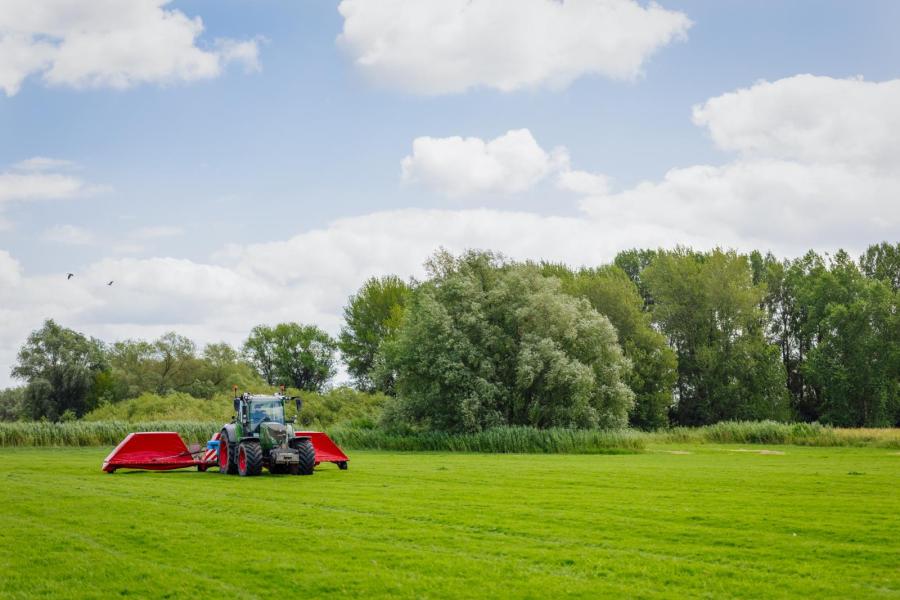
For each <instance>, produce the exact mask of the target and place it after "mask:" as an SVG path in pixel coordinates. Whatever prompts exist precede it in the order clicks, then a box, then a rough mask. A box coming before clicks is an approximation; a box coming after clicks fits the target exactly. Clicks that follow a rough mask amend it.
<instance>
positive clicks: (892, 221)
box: [582, 75, 900, 253]
mask: <svg viewBox="0 0 900 600" xmlns="http://www.w3.org/2000/svg"><path fill="white" fill-rule="evenodd" d="M693 118H694V122H695V123H696V124H697V125H699V126H702V127H706V128H707V129H708V131H709V134H710V136H711V138H712V139H713V141H714V142H715V143H716V145H717V146H719V147H720V148H722V149H724V150H728V151H734V152H736V153H737V154H738V156H737V157H736V158H735V159H734V160H732V161H731V162H728V163H726V164H724V165H719V166H712V165H697V166H692V167H687V168H679V169H673V170H671V171H669V172H668V173H666V175H665V176H664V177H663V179H662V180H661V181H657V182H650V181H648V182H644V183H641V184H639V185H637V186H635V187H633V188H631V189H627V190H623V191H620V192H617V193H611V192H609V193H599V194H594V195H592V196H591V197H589V198H587V199H585V200H584V201H583V202H582V206H583V208H584V209H585V211H586V213H587V214H588V215H589V216H590V217H591V218H593V219H596V220H599V221H603V222H611V221H618V222H621V223H634V222H638V221H641V222H643V223H645V224H647V225H648V226H649V225H654V226H659V227H664V228H666V229H668V230H670V231H671V232H672V233H673V234H678V235H681V236H684V237H686V238H691V237H693V236H697V235H702V234H704V233H705V232H715V237H716V239H717V240H718V242H719V243H721V244H730V245H734V246H738V247H743V248H748V247H754V246H758V247H762V248H772V249H774V250H779V251H783V252H793V253H796V252H802V251H803V250H804V249H807V248H810V247H812V248H834V247H836V246H839V245H843V246H846V247H849V248H851V249H857V250H858V249H861V248H862V247H864V246H866V245H867V244H869V243H873V242H878V241H881V240H883V239H896V238H897V236H898V234H900V203H898V202H897V200H896V199H897V198H898V197H900V171H898V169H897V167H898V166H900V141H898V140H900V80H892V81H886V82H882V83H872V82H867V81H863V80H861V79H833V78H830V77H813V76H811V75H798V76H795V77H789V78H786V79H781V80H778V81H775V82H766V81H761V82H758V83H756V84H755V85H753V86H752V87H750V88H747V89H741V90H738V91H736V92H732V93H728V94H723V95H721V96H718V97H716V98H712V99H710V100H708V101H707V102H705V103H703V104H702V105H699V106H697V107H695V108H694V111H693ZM675 241H677V239H676V240H675ZM667 245H668V244H667Z"/></svg>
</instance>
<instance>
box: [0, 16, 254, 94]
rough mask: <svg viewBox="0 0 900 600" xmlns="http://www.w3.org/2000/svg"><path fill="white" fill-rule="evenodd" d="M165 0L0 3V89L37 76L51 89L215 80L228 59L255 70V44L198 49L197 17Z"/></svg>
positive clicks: (235, 43)
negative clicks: (64, 86) (51, 87)
mask: <svg viewBox="0 0 900 600" xmlns="http://www.w3.org/2000/svg"><path fill="white" fill-rule="evenodd" d="M170 1H171V0H128V1H126V2H123V1H120V0H91V1H88V2H86V1H83V0H41V2H39V3H36V2H34V1H33V0H5V1H4V2H3V3H2V4H0V89H3V90H4V91H5V92H6V95H7V96H13V95H15V94H16V93H18V91H19V89H20V88H21V86H22V83H23V81H24V80H25V79H26V78H27V77H29V76H30V75H34V74H40V76H41V77H42V78H43V80H44V81H45V82H46V83H48V84H51V85H67V86H72V87H76V88H86V87H112V88H118V89H124V88H129V87H132V86H135V85H138V84H141V83H150V82H154V83H165V82H172V81H193V80H196V79H208V78H212V77H216V76H218V75H219V74H220V73H221V71H222V69H223V67H224V65H225V64H226V63H228V62H232V61H237V62H242V63H243V64H244V65H245V66H246V67H247V68H248V69H253V68H257V67H258V48H257V42H256V41H255V40H248V41H235V40H228V39H222V40H217V41H216V43H215V44H214V46H213V47H212V48H210V49H204V48H202V47H201V46H198V44H197V41H198V37H199V36H200V34H201V33H202V32H203V22H202V20H201V19H200V17H193V18H191V17H188V16H187V15H185V14H184V13H183V12H181V11H179V10H175V9H168V10H167V9H166V8H165V5H167V4H169V3H170Z"/></svg>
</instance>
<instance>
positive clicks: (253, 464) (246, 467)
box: [237, 442, 263, 477]
mask: <svg viewBox="0 0 900 600" xmlns="http://www.w3.org/2000/svg"><path fill="white" fill-rule="evenodd" d="M237 463H238V475H240V476H241V477H247V476H253V475H259V474H260V473H262V466H263V456H262V448H260V447H259V442H241V443H240V445H239V446H238V456H237Z"/></svg>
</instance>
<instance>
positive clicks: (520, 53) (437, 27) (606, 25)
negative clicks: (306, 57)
mask: <svg viewBox="0 0 900 600" xmlns="http://www.w3.org/2000/svg"><path fill="white" fill-rule="evenodd" d="M338 10H339V11H340V13H341V15H342V16H343V17H344V29H343V32H342V33H341V35H340V36H339V38H338V43H339V45H340V46H341V47H343V48H344V49H345V50H346V52H347V53H348V54H349V55H350V57H351V58H352V59H353V61H354V63H355V64H356V66H357V67H358V68H359V69H360V70H361V71H363V72H364V73H365V74H366V75H368V76H370V77H371V78H372V79H373V80H375V81H376V82H378V83H381V84H384V85H387V86H391V87H396V88H399V89H402V90H406V91H410V92H414V93H421V94H444V93H455V92H463V91H465V90H467V89H469V88H472V87H479V86H480V87H488V88H495V89H498V90H502V91H506V92H508V91H513V90H517V89H521V88H533V87H539V86H547V87H551V88H561V87H565V86H567V85H568V84H569V83H571V82H572V81H573V80H575V79H577V78H578V77H581V76H583V75H591V74H595V75H603V76H606V77H612V78H619V79H630V78H633V77H635V76H637V75H638V74H639V73H640V72H641V67H642V65H643V64H644V63H645V61H646V60H647V58H648V57H649V56H650V55H651V54H652V53H653V52H654V51H655V50H657V49H659V48H661V47H662V46H665V45H667V44H669V43H670V42H672V41H673V40H676V39H683V38H684V37H685V36H686V33H687V30H688V29H689V28H690V26H691V21H690V20H689V19H688V17H687V16H686V15H684V14H683V13H680V12H677V11H671V10H666V9H665V8H663V7H661V6H659V5H658V4H656V3H650V4H649V5H647V6H641V5H640V4H639V3H638V2H636V1H635V0H564V1H559V0H384V1H379V2H371V1H369V0H342V2H341V3H340V5H339V6H338Z"/></svg>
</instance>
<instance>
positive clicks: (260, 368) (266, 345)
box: [242, 325, 277, 385]
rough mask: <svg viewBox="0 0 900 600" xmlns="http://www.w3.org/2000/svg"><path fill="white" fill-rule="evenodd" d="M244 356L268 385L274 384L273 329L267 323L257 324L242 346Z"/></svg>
mask: <svg viewBox="0 0 900 600" xmlns="http://www.w3.org/2000/svg"><path fill="white" fill-rule="evenodd" d="M242 351H243V354H244V358H245V359H246V360H247V362H249V363H250V364H251V365H252V366H253V368H254V369H256V372H257V373H259V375H260V377H262V378H263V379H264V380H265V382H266V383H267V384H269V385H275V382H276V379H277V377H276V371H275V330H274V328H272V327H269V326H268V325H257V326H256V327H254V328H253V329H252V330H250V335H249V337H248V338H247V341H246V342H244V347H243V350H242Z"/></svg>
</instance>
